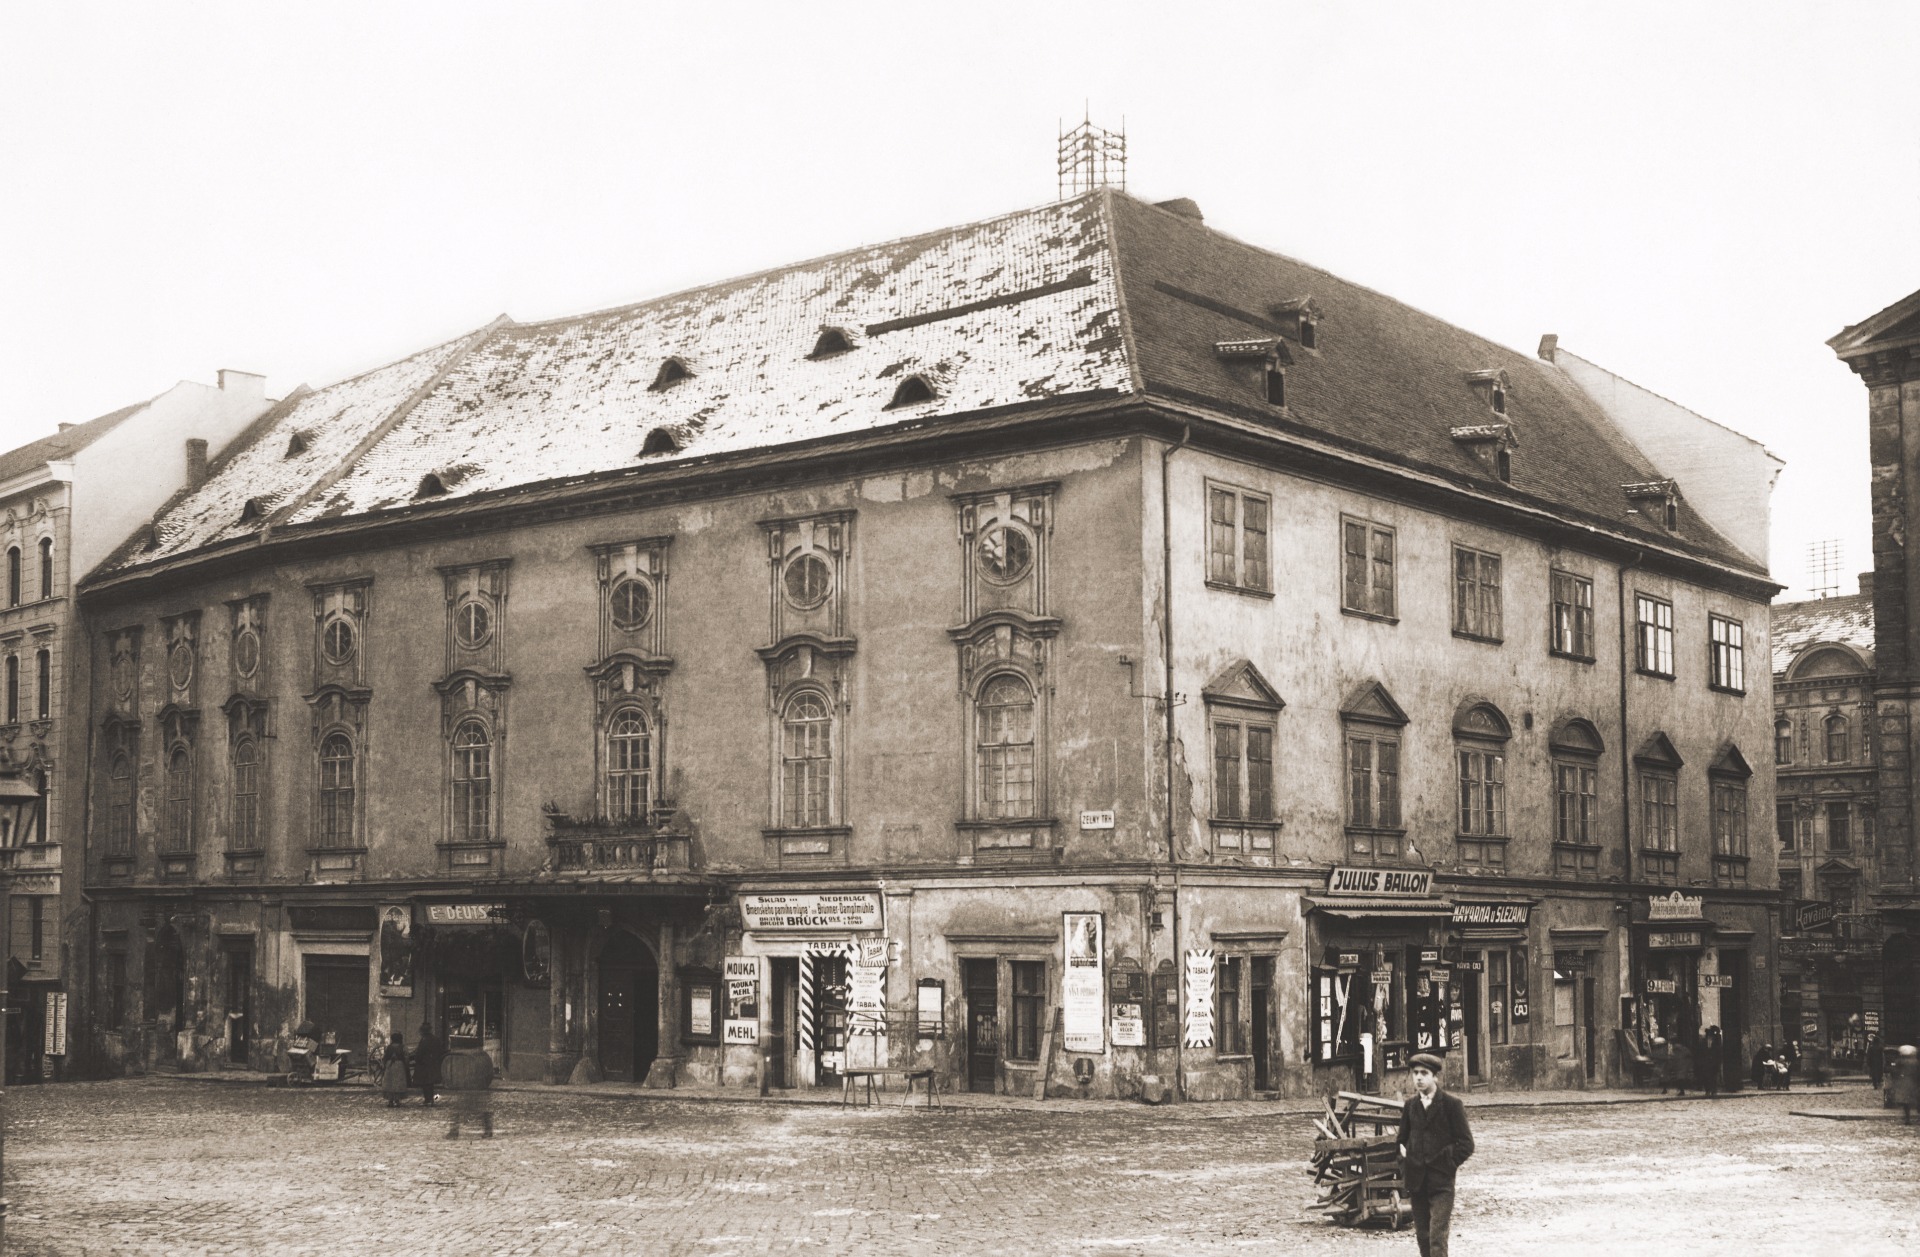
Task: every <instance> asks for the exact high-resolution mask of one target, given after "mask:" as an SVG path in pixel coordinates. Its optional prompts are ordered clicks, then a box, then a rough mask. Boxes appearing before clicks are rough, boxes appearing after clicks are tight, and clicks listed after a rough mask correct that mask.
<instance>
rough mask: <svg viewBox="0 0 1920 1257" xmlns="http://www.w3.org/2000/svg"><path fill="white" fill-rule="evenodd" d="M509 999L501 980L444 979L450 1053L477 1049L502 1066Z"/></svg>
mask: <svg viewBox="0 0 1920 1257" xmlns="http://www.w3.org/2000/svg"><path fill="white" fill-rule="evenodd" d="M505 1007H506V999H505V995H504V992H503V990H502V987H501V984H500V982H499V981H498V980H497V979H490V978H468V977H460V976H457V975H456V976H442V977H441V979H440V1024H441V1025H442V1026H443V1027H444V1028H445V1030H446V1035H447V1048H448V1050H449V1051H454V1052H463V1051H472V1050H474V1049H476V1048H478V1049H481V1050H483V1051H485V1052H486V1054H487V1055H488V1056H491V1057H492V1058H493V1062H494V1064H495V1065H496V1066H498V1065H500V1064H501V1063H502V1061H501V1049H502V1046H503V1044H504V1042H505V1039H504V1036H503V1035H502V1034H501V1025H502V1014H503V1013H504V1011H505Z"/></svg>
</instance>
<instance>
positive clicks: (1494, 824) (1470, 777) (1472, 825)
mask: <svg viewBox="0 0 1920 1257" xmlns="http://www.w3.org/2000/svg"><path fill="white" fill-rule="evenodd" d="M1459 763H1460V832H1461V833H1463V834H1486V835H1492V836H1494V837H1503V836H1505V834H1506V832H1507V757H1506V756H1504V755H1502V754H1500V753H1499V752H1497V751H1461V752H1459Z"/></svg>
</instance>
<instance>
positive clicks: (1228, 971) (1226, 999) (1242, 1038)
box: [1213, 956, 1247, 1056]
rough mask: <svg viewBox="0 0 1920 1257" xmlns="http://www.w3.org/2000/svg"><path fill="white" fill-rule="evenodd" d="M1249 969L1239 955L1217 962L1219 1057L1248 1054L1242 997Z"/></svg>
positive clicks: (1215, 1020)
mask: <svg viewBox="0 0 1920 1257" xmlns="http://www.w3.org/2000/svg"><path fill="white" fill-rule="evenodd" d="M1246 967H1247V965H1246V961H1245V959H1243V958H1242V957H1240V956H1220V957H1217V958H1216V959H1215V960H1214V979H1213V1050H1214V1055H1216V1056H1245V1055H1246V1054H1247V1023H1246V1018H1245V1017H1244V1016H1243V1015H1242V1007H1243V1006H1242V1004H1241V994H1240V993H1241V983H1242V982H1243V981H1244V980H1245V979H1246Z"/></svg>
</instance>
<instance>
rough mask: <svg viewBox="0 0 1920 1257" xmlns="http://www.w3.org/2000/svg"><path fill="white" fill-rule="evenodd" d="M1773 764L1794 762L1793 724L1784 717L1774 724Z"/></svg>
mask: <svg viewBox="0 0 1920 1257" xmlns="http://www.w3.org/2000/svg"><path fill="white" fill-rule="evenodd" d="M1773 762H1774V763H1776V764H1791V763H1792V762H1793V722H1792V721H1791V720H1788V719H1787V718H1786V717H1784V716H1782V717H1781V718H1780V719H1778V720H1776V721H1774V722H1773Z"/></svg>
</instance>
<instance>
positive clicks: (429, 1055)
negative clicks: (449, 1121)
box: [413, 1018, 447, 1108]
mask: <svg viewBox="0 0 1920 1257" xmlns="http://www.w3.org/2000/svg"><path fill="white" fill-rule="evenodd" d="M446 1059H447V1041H446V1040H445V1039H443V1038H441V1037H440V1036H439V1035H437V1034H435V1033H434V1032H433V1019H432V1018H428V1019H427V1020H426V1021H423V1022H421V1023H420V1045H419V1046H418V1047H416V1048H414V1049H413V1082H414V1085H415V1086H417V1087H419V1088H420V1097H421V1099H422V1100H424V1101H425V1102H426V1105H427V1107H428V1108H432V1107H433V1104H434V1101H435V1100H437V1099H439V1098H440V1096H439V1092H438V1090H437V1088H438V1087H439V1086H440V1066H441V1064H442V1063H443V1062H445V1060H446Z"/></svg>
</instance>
